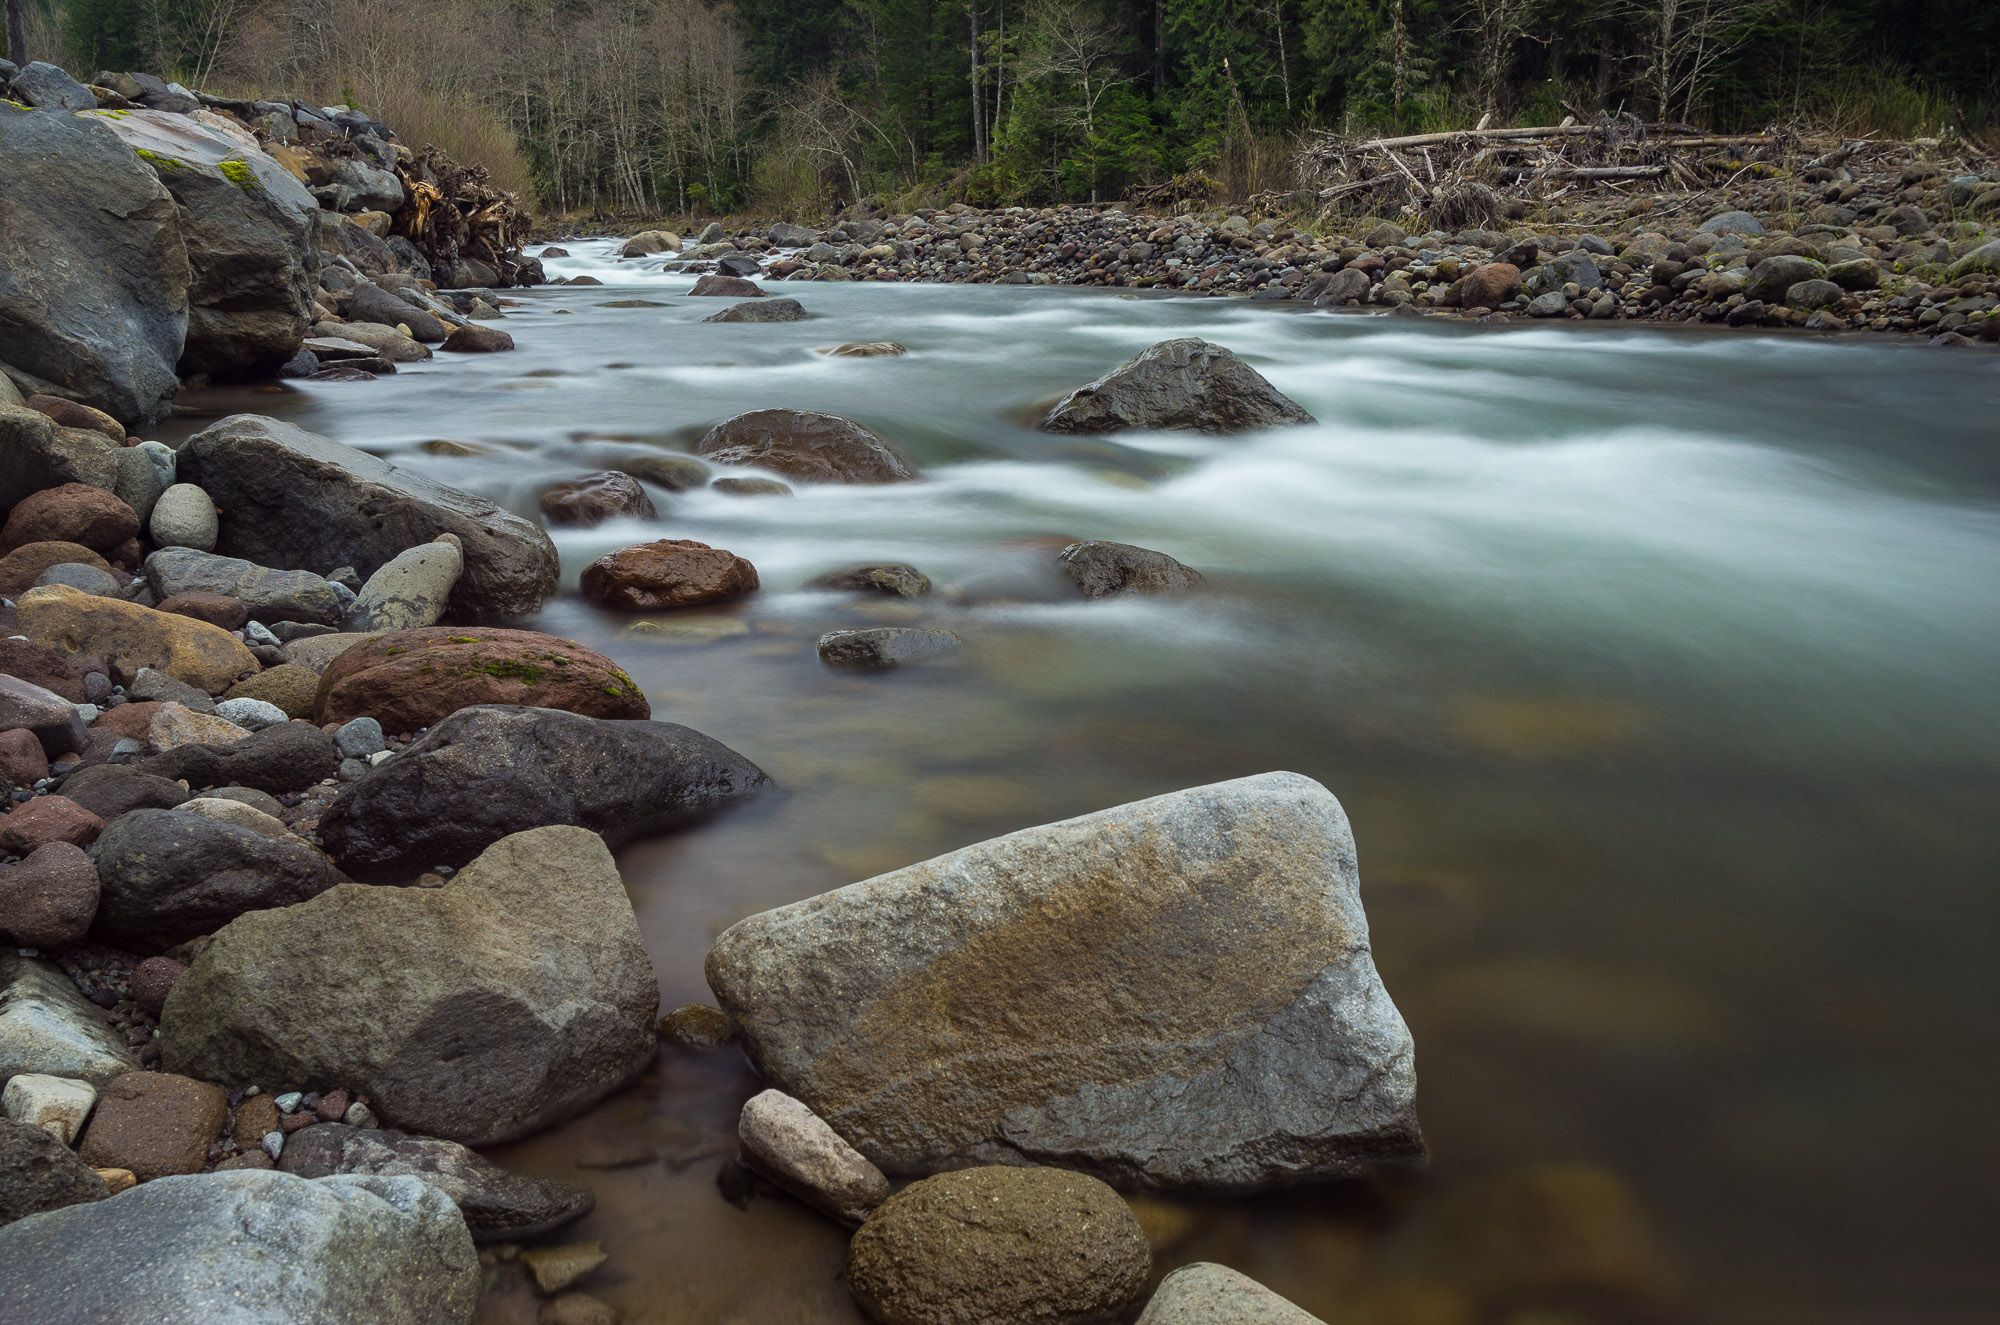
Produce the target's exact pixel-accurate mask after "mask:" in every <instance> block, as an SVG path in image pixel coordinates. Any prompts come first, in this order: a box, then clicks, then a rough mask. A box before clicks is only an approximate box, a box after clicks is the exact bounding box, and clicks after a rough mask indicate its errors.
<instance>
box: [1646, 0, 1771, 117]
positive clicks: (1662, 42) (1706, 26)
mask: <svg viewBox="0 0 2000 1325" xmlns="http://www.w3.org/2000/svg"><path fill="white" fill-rule="evenodd" d="M1774 4H1775V0H1612V3H1611V4H1610V5H1609V7H1608V8H1609V10H1610V12H1611V13H1613V14H1616V15H1619V16H1621V17H1624V18H1625V19H1627V20H1628V21H1629V22H1631V23H1632V24H1633V25H1634V27H1635V28H1636V30H1637V31H1638V33H1639V36H1640V40H1641V43H1642V45H1641V48H1640V49H1641V57H1640V58H1641V61H1642V63H1643V66H1644V69H1645V73H1644V78H1643V82H1644V86H1645V89H1646V92H1647V95H1648V97H1649V98H1650V100H1651V103H1652V109H1653V113H1654V115H1655V116H1657V117H1658V118H1660V119H1663V120H1670V119H1683V120H1685V119H1691V118H1693V116H1694V113H1695V111H1696V109H1697V108H1698V107H1700V106H1701V105H1702V104H1703V102H1704V100H1705V99H1706V98H1707V96H1708V93H1709V91H1710V88H1711V85H1712V84H1713V82H1714V80H1715V77H1716V75H1717V73H1718V72H1719V71H1720V70H1721V69H1722V68H1723V67H1724V64H1725V62H1726V61H1727V60H1728V58H1729V57H1730V56H1731V55H1733V54H1735V52H1736V51H1737V50H1738V49H1739V48H1740V47H1742V46H1743V45H1744V44H1745V43H1746V42H1748V41H1749V40H1750V39H1751V37H1753V36H1754V35H1756V32H1757V24H1758V22H1759V21H1760V20H1761V19H1763V18H1764V17H1765V16H1766V15H1768V14H1769V13H1770V12H1771V11H1772V9H1773V8H1774Z"/></svg>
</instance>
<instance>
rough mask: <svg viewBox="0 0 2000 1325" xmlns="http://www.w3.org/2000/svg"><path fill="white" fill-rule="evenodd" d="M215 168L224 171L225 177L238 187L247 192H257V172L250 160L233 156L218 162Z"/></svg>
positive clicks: (223, 175)
mask: <svg viewBox="0 0 2000 1325" xmlns="http://www.w3.org/2000/svg"><path fill="white" fill-rule="evenodd" d="M215 168H216V169H217V170H219V171H221V172H222V177H223V178H224V179H226V180H228V181H229V182H230V183H231V184H234V185H235V186H236V187H237V188H239V189H242V190H243V191H244V192H245V193H255V192H256V191H257V189H258V184H257V172H256V171H254V170H252V169H250V163H249V162H248V161H238V160H236V159H234V158H233V157H232V158H230V159H229V160H226V161H220V162H218V163H216V167H215Z"/></svg>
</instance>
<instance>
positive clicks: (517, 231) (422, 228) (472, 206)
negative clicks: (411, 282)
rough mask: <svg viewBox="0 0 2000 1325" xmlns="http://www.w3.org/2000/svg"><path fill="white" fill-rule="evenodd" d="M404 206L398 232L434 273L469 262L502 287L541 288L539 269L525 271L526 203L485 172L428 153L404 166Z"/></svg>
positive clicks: (438, 152) (399, 170)
mask: <svg viewBox="0 0 2000 1325" xmlns="http://www.w3.org/2000/svg"><path fill="white" fill-rule="evenodd" d="M396 177H397V178H398V179H399V180H401V181H402V184H403V205H402V207H400V208H399V209H397V212H396V216H395V223H394V226H393V231H394V233H396V234H399V235H403V236H406V237H407V238H408V239H409V240H410V242H411V243H413V244H415V245H416V246H417V249H418V251H419V252H421V253H422V254H423V255H424V257H425V258H426V259H427V260H428V261H429V262H430V264H431V266H432V267H433V268H434V269H437V270H442V271H451V270H456V269H457V268H458V266H459V264H460V263H461V262H463V261H466V260H471V261H473V262H479V263H484V264H485V265H486V266H488V267H491V268H492V269H493V270H494V271H495V272H496V273H498V275H499V278H500V279H499V281H498V284H500V285H526V284H535V283H538V282H539V281H540V279H541V272H540V268H539V266H538V265H533V266H530V267H529V268H527V269H524V268H523V266H522V264H523V259H522V256H521V241H522V239H523V238H524V237H525V236H526V234H527V232H528V228H529V226H530V225H531V224H532V223H533V218H532V217H530V216H529V215H528V213H527V212H526V211H525V210H523V208H522V206H521V200H520V199H519V198H518V197H516V196H515V195H514V194H512V193H509V192H507V191H506V190H505V189H501V188H497V187H495V186H494V184H493V181H492V179H491V178H490V177H489V176H488V174H487V172H486V167H484V166H468V165H462V164H460V163H459V162H456V161H454V160H452V159H451V158H450V157H449V156H446V155H445V153H444V150H443V149H442V148H438V147H426V148H424V149H423V150H422V151H421V152H419V153H417V154H416V155H415V156H414V157H412V158H410V159H408V160H401V161H398V162H397V164H396Z"/></svg>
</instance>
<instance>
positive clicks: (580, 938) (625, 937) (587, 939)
mask: <svg viewBox="0 0 2000 1325" xmlns="http://www.w3.org/2000/svg"><path fill="white" fill-rule="evenodd" d="M658 1012H659V986H658V982H657V977H656V976H655V974H654V972H653V966H652V963H651V962H650V961H649V960H648V959H647V957H646V950H645V947H644V945H643V944H642V943H641V942H640V939H639V923H638V921H637V919H636V918H635V917H634V916H633V914H632V903H631V901H630V899H629V898H627V896H626V894H625V886H624V884H623V883H622V882H621V881H620V880H619V877H618V870H617V867H616V866H615V865H614V864H613V863H612V860H611V853H610V852H609V851H608V850H606V849H605V846H604V843H603V842H601V841H600V840H598V838H597V837H596V836H595V835H594V834H591V833H589V832H586V831H584V830H583V829H580V828H538V829H535V830H533V831H531V832H526V833H516V834H514V835H513V836H511V837H508V838H505V839H503V840H501V841H499V842H496V843H495V844H494V845H492V846H490V847H488V848H487V849H486V850H485V851H484V852H481V853H480V856H479V858H478V859H477V860H475V861H473V863H472V864H470V865H467V866H466V867H465V868H464V869H463V870H460V871H459V872H458V873H457V875H455V876H454V877H453V878H452V880H451V882H450V883H448V884H446V885H445V886H443V887H441V888H370V887H362V886H350V887H342V888H335V889H332V890H331V891H328V892H325V893H322V894H320V895H319V896H318V897H315V898H313V899H312V900H310V901H306V902H301V903H299V904H298V905H297V906H287V907H281V908H279V909H277V910H272V911H255V912H252V913H250V914H249V915H246V916H243V917H241V918H240V919H238V920H236V921H235V922H234V923H233V924H231V925H229V926H228V927H227V928H225V929H224V930H223V931H222V932H221V933H220V934H217V935H216V936H215V937H214V938H213V939H211V940H210V941H209V942H208V944H207V945H206V946H205V947H204V948H203V949H202V951H201V954H200V955H199V956H198V957H196V958H195V960H194V963H193V965H192V966H190V967H189V968H188V971H187V974H185V975H183V976H182V977H181V978H180V979H179V980H178V981H176V982H175V984H174V987H173V991H172V992H171V993H169V994H168V995H167V1001H166V1007H165V1008H164V1010H163V1011H162V1012H161V1015H160V1052H161V1058H162V1061H163V1062H164V1063H165V1064H166V1066H167V1067H168V1069H169V1070H171V1071H177V1072H185V1073H187V1074H188V1075H191V1076H198V1077H200V1078H201V1079H203V1080H209V1081H219V1082H224V1083H227V1084H230V1085H236V1086H242V1085H249V1084H251V1083H261V1082H277V1081H296V1082H331V1081H338V1082H341V1083H343V1084H345V1085H347V1086H349V1087H350V1088H352V1089H355V1090H358V1091H361V1092H363V1093H365V1094H366V1095H367V1096H368V1098H369V1101H370V1107H372V1108H373V1109H374V1110H375V1112H376V1113H377V1114H378V1115H380V1117H381V1118H382V1119H383V1121H384V1122H386V1123H388V1124H389V1125H391V1126H394V1127H398V1128H403V1129H406V1130H409V1131H413V1132H419V1133H422V1134H424V1135H428V1136H441V1137H445V1138H448V1139H450V1140H453V1141H458V1142H461V1143H463V1144H465V1145H472V1146H478V1145H488V1144H492V1143H495V1142H499V1141H506V1140H512V1139H513V1138H515V1137H519V1136H524V1135H526V1134H527V1133H529V1132H532V1131H535V1130H536V1129H538V1128H542V1127H546V1126H549V1125H551V1124H553V1123H557V1122H560V1121H562V1120H564V1119H566V1118H569V1117H572V1116H574V1115H575V1114H576V1113H578V1112H580V1111H581V1110H583V1109H585V1108H588V1107H589V1106H590V1105H592V1104H594V1103H596V1102H597V1101H598V1100H599V1099H601V1098H603V1097H604V1095H606V1094H607V1093H609V1092H610V1091H612V1090H615V1089H617V1088H618V1087H619V1086H621V1085H623V1084H624V1083H625V1082H627V1081H629V1080H630V1079H631V1078H632V1077H633V1076H634V1075H636V1074H637V1073H638V1072H639V1071H640V1070H641V1069H642V1068H643V1067H645V1065H646V1064H647V1063H648V1062H649V1061H650V1060H651V1059H652V1057H653V1053H654V1050H655V1048H656V1045H657V1041H656V1037H655V1031H654V1028H653V1019H654V1018H655V1017H656V1016H657V1015H658Z"/></svg>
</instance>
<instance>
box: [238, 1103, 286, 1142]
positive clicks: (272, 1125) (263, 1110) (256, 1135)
mask: <svg viewBox="0 0 2000 1325" xmlns="http://www.w3.org/2000/svg"><path fill="white" fill-rule="evenodd" d="M283 1117H284V1115H283V1114H281V1113H279V1112H278V1098H277V1096H275V1095H273V1094H271V1092H269V1091H265V1092H264V1093H263V1094H261V1095H252V1096H251V1097H250V1098H249V1099H247V1100H244V1101H243V1103H241V1104H239V1105H237V1106H236V1117H235V1119H234V1120H233V1121H232V1122H231V1123H230V1124H229V1137H230V1139H231V1140H232V1141H234V1142H236V1148H237V1149H238V1150H256V1149H258V1148H259V1147H261V1146H262V1145H263V1144H264V1134H265V1133H266V1132H275V1131H277V1130H278V1122H279V1120H280V1119H282V1118H283Z"/></svg>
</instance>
